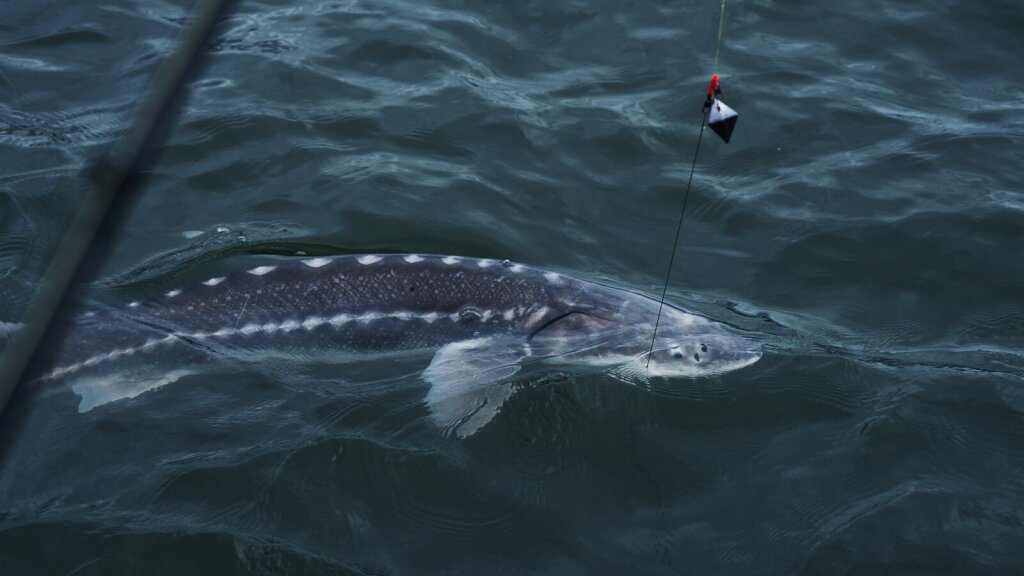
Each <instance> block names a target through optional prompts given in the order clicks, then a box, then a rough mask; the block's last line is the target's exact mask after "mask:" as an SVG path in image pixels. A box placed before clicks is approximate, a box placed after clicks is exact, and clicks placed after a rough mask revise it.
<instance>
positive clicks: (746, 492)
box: [0, 0, 1024, 575]
mask: <svg viewBox="0 0 1024 576" xmlns="http://www.w3.org/2000/svg"><path fill="white" fill-rule="evenodd" d="M179 4H181V5H179ZM461 4H462V3H460V2H451V3H446V2H426V1H422V2H421V1H409V2H401V1H376V2H368V1H367V2H364V1H360V0H355V1H349V2H295V3H283V2H282V3H272V2H251V1H247V2H241V3H240V4H239V6H238V7H237V9H236V10H235V11H234V13H233V15H232V16H231V18H230V20H229V22H228V23H227V26H226V31H225V32H224V34H223V36H222V37H221V38H220V39H219V40H217V41H216V42H215V43H214V44H212V45H211V46H210V47H209V54H208V56H209V58H208V65H207V66H206V67H205V68H204V69H203V70H202V72H201V73H200V74H199V75H198V79H197V80H196V81H195V84H194V85H193V88H192V90H191V94H190V97H189V99H188V101H187V103H186V105H185V108H184V109H183V110H182V111H181V113H180V115H179V117H178V119H177V123H176V125H175V126H174V127H173V129H172V130H171V131H170V133H169V134H168V135H167V137H166V140H165V141H164V143H163V144H162V145H160V146H159V148H158V149H157V151H156V154H155V155H154V156H153V157H151V158H150V160H149V161H148V162H147V163H146V165H145V166H144V175H143V176H142V177H141V178H140V181H139V182H138V185H137V187H136V188H135V189H134V192H133V194H135V195H136V198H135V202H134V203H133V204H132V206H131V209H130V210H129V211H128V213H127V214H126V216H125V218H123V220H122V221H121V228H120V230H119V232H118V234H117V235H116V238H115V241H114V243H113V247H112V250H111V252H110V254H109V258H108V259H107V261H106V263H105V264H104V266H103V267H102V270H101V271H100V272H99V274H98V275H97V277H96V278H95V279H94V281H93V282H92V283H91V284H90V285H89V286H87V287H85V290H84V291H83V299H84V301H85V302H86V303H87V305H97V304H101V303H102V304H115V305H116V304H124V303H125V302H127V301H129V300H131V299H133V298H137V297H141V296H145V295H149V294H155V293H157V292H159V291H160V290H164V289H167V288H168V287H173V286H177V285H181V284H182V283H187V282H189V281H196V280H202V279H204V278H206V277H208V275H210V274H214V273H218V272H226V271H230V270H237V269H241V268H243V267H245V266H249V265H251V264H252V263H253V262H263V261H271V260H274V259H282V258H288V257H294V256H295V255H299V254H307V255H308V254H315V255H320V254H343V253H354V252H374V251H395V252H422V253H451V254H465V255H473V256H486V257H496V258H509V259H513V260H517V261H521V262H525V263H529V264H532V265H536V266H540V267H545V268H550V269H554V270H558V271H562V272H565V273H569V274H572V275H576V276H581V277H587V278H595V279H607V280H613V281H615V282H619V283H624V284H627V285H630V286H633V287H635V288H637V289H639V290H644V291H647V292H649V293H652V294H656V293H658V292H659V291H660V288H661V281H662V278H663V275H664V273H665V270H666V267H667V263H668V262H667V261H668V255H669V252H670V250H671V246H670V244H671V240H672V236H673V234H674V231H675V225H676V217H677V214H678V209H679V205H680V202H681V192H682V188H683V186H684V185H685V180H686V177H687V175H688V174H689V169H690V160H691V159H692V157H693V150H694V146H695V143H696V138H697V128H698V126H699V123H700V119H701V116H700V104H701V102H702V100H703V91H704V89H705V87H706V83H707V79H708V76H709V74H710V71H711V67H712V60H713V54H714V34H715V32H716V25H717V17H718V5H717V3H715V2H693V1H690V0H686V1H670V2H658V3H654V2H649V3H635V4H623V3H615V2H592V3H582V2H560V3H555V2H530V3H519V2H515V3H501V2H488V3H482V2H481V3H466V5H461ZM187 9H188V6H187V5H184V4H182V3H180V2H178V3H175V2H141V1H140V2H119V3H106V4H104V3H100V4H96V3H91V2H79V3H70V4H69V3H63V2H7V3H5V4H4V5H3V6H2V7H0V168H2V173H0V297H2V308H0V320H8V321H9V320H14V319H16V318H17V317H18V315H19V314H20V311H21V310H22V309H23V307H24V306H25V304H26V302H27V301H28V298H29V296H30V295H31V294H32V293H33V291H34V290H35V288H36V284H37V282H38V278H39V275H40V274H41V272H42V270H43V268H44V266H45V264H46V262H47V259H48V257H49V254H50V250H51V249H52V247H53V245H54V244H55V242H56V239H57V238H58V237H59V234H60V232H61V230H62V227H63V226H64V222H66V220H67V218H69V217H70V214H71V213H72V211H73V209H74V207H75V205H76V202H77V199H78V197H79V196H78V195H79V193H80V192H79V191H80V182H79V180H78V172H79V170H80V169H81V168H82V167H83V166H84V165H85V163H86V162H87V161H88V159H89V158H91V157H93V156H94V155H95V154H96V153H98V152H99V151H100V150H101V149H102V147H103V146H104V145H105V144H107V143H109V142H110V141H111V140H112V139H113V138H114V137H115V136H116V135H117V134H118V133H119V131H120V130H121V129H122V128H123V126H124V123H125V121H126V119H127V117H128V114H129V112H130V111H131V109H132V107H133V106H134V105H135V104H136V103H137V101H138V99H139V97H140V95H141V93H142V91H143V89H144V87H145V86H146V83H147V81H148V80H149V79H150V77H151V75H152V73H153V72H154V70H155V67H156V65H157V63H158V62H159V61H160V59H161V58H162V57H163V56H164V55H165V53H166V52H167V50H168V49H169V48H170V47H171V45H172V40H173V37H174V34H175V33H176V31H177V30H178V28H179V26H180V24H181V22H182V19H183V17H184V16H185V14H186V13H187ZM1022 30H1024V10H1022V9H1021V7H1020V5H1019V4H1018V3H1015V2H1010V1H996V0H989V1H983V2H955V1H933V2H920V3H916V4H914V5H912V6H908V5H906V3H900V2H894V1H886V2H875V3H869V2H844V3H836V2H832V3H820V2H800V1H793V2H773V1H770V0H757V1H753V0H752V1H730V2H729V4H728V6H727V9H726V26H725V40H724V44H723V48H722V53H721V66H720V72H721V74H722V76H723V89H724V92H725V101H726V102H728V103H729V104H730V105H731V106H733V107H734V108H736V109H737V110H738V111H739V112H740V115H741V117H740V121H739V125H738V127H737V131H736V134H735V135H734V138H733V142H732V144H730V145H724V144H723V143H721V142H720V141H718V140H717V139H715V138H714V137H713V136H711V137H708V138H706V139H705V141H704V146H703V147H702V149H701V152H700V157H699V162H698V164H697V169H696V175H695V179H694V187H693V190H692V192H691V196H690V199H689V207H688V209H687V214H686V226H685V229H684V232H683V237H682V240H681V246H680V251H679V256H678V259H677V266H676V269H675V273H674V275H673V278H672V282H671V285H670V288H669V296H670V298H671V299H672V300H674V301H675V302H678V303H680V304H681V305H683V306H685V307H688V308H690V309H693V310H696V311H699V312H702V313H704V314H707V315H709V316H711V317H713V318H716V319H718V320H720V321H723V322H728V323H730V324H733V325H735V326H738V327H740V328H742V329H743V330H745V331H747V332H748V334H749V335H750V336H751V337H752V338H755V339H757V340H758V341H760V342H761V343H762V345H763V346H764V348H765V356H764V358H763V359H762V360H761V361H760V362H759V363H757V364H755V365H754V366H752V367H750V368H747V369H744V370H741V371H738V372H734V373H731V374H728V375H725V376H723V377H719V378H712V379H703V380H682V381H680V382H679V389H678V392H677V393H675V394H669V395H653V394H650V393H647V392H644V391H643V390H640V389H637V388H633V387H628V386H625V385H623V384H621V383H619V382H617V381H615V380H613V379H611V378H608V377H604V376H600V375H597V376H586V377H579V378H575V379H571V380H570V381H568V382H564V383H560V384H550V385H545V386H539V387H535V388H530V389H527V390H524V391H523V392H521V393H520V394H518V395H517V396H515V397H514V398H513V399H512V400H510V401H509V403H508V404H506V406H505V407H504V409H503V410H502V412H501V413H500V414H499V416H498V417H497V418H496V419H495V421H494V422H492V423H491V424H490V425H488V426H487V427H486V428H485V429H483V430H482V431H481V432H480V433H479V434H478V435H476V436H474V437H472V438H470V439H468V440H465V441H457V440H452V439H446V438H442V437H439V436H438V434H437V433H436V431H435V430H433V429H431V428H430V426H429V425H427V424H426V423H425V422H424V420H423V416H424V413H425V409H424V408H423V406H422V398H423V395H424V393H425V390H426V385H425V384H424V383H423V382H422V380H420V379H419V377H418V371H419V370H420V369H422V367H423V365H424V360H423V359H422V358H409V359H407V360H399V361H396V362H394V363H388V364H385V365H362V366H347V367H343V368H338V369H337V370H336V371H328V372H329V373H327V374H323V373H318V374H317V375H310V374H297V373H292V372H288V371H282V370H278V369H277V367H275V366H274V365H272V363H267V365H264V366H256V367H254V368H253V369H252V370H251V371H250V372H248V373H246V374H240V375H236V376H232V377H230V378H224V377H221V376H217V377H203V376H202V375H200V376H192V377H189V378H187V379H185V380H182V381H180V382H178V383H176V384H174V385H171V386H167V387H164V388H162V389H160V390H158V391H155V392H153V393H150V394H146V395H144V396H140V397H138V398H136V399H134V400H131V401H127V402H122V403H118V404H112V405H108V406H106V407H103V408H101V409H97V410H94V411H92V412H88V413H85V414H79V413H78V412H77V411H76V410H75V406H76V402H77V399H76V398H75V397H74V396H73V395H71V394H70V393H64V394H61V393H55V394H51V395H45V394H42V395H36V394H24V395H23V397H22V398H20V399H19V401H18V402H17V403H16V404H15V405H14V406H13V407H12V409H11V410H10V411H9V412H8V413H7V415H6V422H5V424H6V426H5V427H4V434H5V436H4V438H3V446H4V453H3V461H2V464H0V574H4V575H7V574H70V573H74V574H117V573H125V574H136V573H139V574H159V573H167V574H199V573H209V574H224V573H255V574H271V573H283V572H288V573H317V574H328V573H330V574H492V573H501V574H506V573H508V574H512V573H538V574H540V573H544V574H595V573H599V574H627V573H628V574H1014V573H1020V571H1021V567H1022V566H1024V562H1022V560H1021V549H1022V547H1024V459H1022V452H1021V446H1024V298H1022V294H1024V292H1022V290H1021V286H1022V285H1024V259H1022V257H1021V254H1022V250H1024V184H1022V178H1021V173H1022V161H1021V154H1022V147H1021V144H1022V142H1024V76H1022V75H1021V55H1022V54H1024V40H1022V38H1024V37H1022V36H1021V31H1022Z"/></svg>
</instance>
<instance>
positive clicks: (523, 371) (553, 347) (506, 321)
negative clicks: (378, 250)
mask: <svg viewBox="0 0 1024 576" xmlns="http://www.w3.org/2000/svg"><path fill="white" fill-rule="evenodd" d="M658 306H659V303H658V301H657V300H653V299H651V298H648V297H647V296H644V295H641V294H636V293H633V292H630V291H628V290H623V289H619V288H613V287H610V286H605V285H601V284H597V283H593V282H587V281H584V280H579V279H576V278H572V277H569V276H565V275H562V274H557V273H554V272H548V271H544V270H539V269H536V268H532V267H528V266H524V265H521V264H514V263H511V262H509V261H507V260H506V261H498V260H490V259H478V258H464V257H456V256H433V255H419V254H405V255H362V256H340V257H334V258H312V259H306V260H300V261H287V262H283V263H280V264H277V265H265V266H258V267H256V268H252V269H250V270H247V271H243V272H239V273H236V274H232V275H229V276H225V277H215V278H210V279H208V280H206V281H204V282H201V283H199V284H197V285H195V286H193V287H190V288H183V289H174V290H171V291H169V292H167V293H165V294H163V295H161V296H158V297H155V298H151V299H149V300H145V301H141V302H132V303H130V304H129V305H128V306H126V307H124V308H119V309H110V310H101V311H97V312H91V313H89V314H86V315H84V316H81V317H78V318H76V319H74V320H72V321H70V322H69V323H68V324H67V326H65V327H63V329H62V334H63V338H62V339H61V340H60V342H59V343H57V344H56V345H55V346H54V347H53V348H52V349H51V350H48V351H47V354H46V355H45V361H44V362H43V363H41V364H40V365H42V366H45V368H41V369H40V370H39V371H38V372H37V373H36V374H34V375H32V376H30V378H29V381H30V383H29V385H30V386H34V387H66V388H70V390H71V391H73V392H74V393H75V394H77V395H78V396H79V397H80V399H81V400H80V402H79V407H78V409H79V411H82V412H84V411H88V410H91V409H93V408H95V407H97V406H101V405H104V404H107V403H110V402H114V401H119V400H124V399H129V398H133V397H135V396H138V395H139V394H142V393H144V392H146V391H149V390H154V389H157V388H160V387H163V386H166V385H168V384H171V383H173V382H175V381H176V380H179V379H181V378H183V377H185V376H188V375H191V374H199V373H207V372H210V371H215V370H218V369H223V368H224V367H225V366H232V365H234V366H238V365H239V364H241V365H245V364H251V363H266V362H274V361H275V359H280V360H282V361H283V360H285V359H287V360H293V361H294V360H295V359H300V360H301V359H302V358H308V359H310V360H315V361H316V362H327V363H337V364H342V363H346V362H353V361H361V360H367V359H372V358H376V357H381V356H386V355H393V354H403V355H408V354H409V353H410V352H412V351H416V350H433V351H435V352H434V355H433V359H432V360H431V362H430V364H429V366H427V368H426V369H425V370H424V371H423V378H424V379H425V380H426V381H427V382H428V383H429V384H430V390H429V391H428V393H427V395H426V403H427V406H428V408H429V411H430V419H431V421H432V422H433V423H434V424H435V425H437V426H438V427H440V428H441V429H443V430H445V431H447V432H452V433H454V434H456V435H458V436H460V437H466V436H469V435H471V434H473V433H474V432H476V431H477V430H479V429H480V428H481V427H482V426H484V425H485V424H487V422H489V421H490V420H491V419H492V418H493V417H494V415H495V414H496V413H497V411H498V410H499V408H500V407H501V405H502V403H503V402H504V401H505V400H506V399H508V397H509V396H511V395H512V394H513V393H514V391H515V383H516V382H518V381H521V380H522V379H523V378H524V377H525V376H526V375H528V374H529V375H531V376H533V375H536V374H539V373H543V372H545V371H546V372H549V373H550V372H554V371H556V370H563V371H565V370H567V371H580V370H586V369H588V368H591V369H601V370H606V369H611V371H612V373H613V374H614V375H615V376H616V377H618V378H619V379H622V380H624V381H627V382H631V383H649V382H650V379H651V378H652V377H654V378H659V379H664V378H674V377H689V378H693V377H700V376H708V375H714V374H721V373H724V372H728V371H731V370H736V369H739V368H742V367H744V366H748V365H750V364H753V363H754V362H756V361H757V360H758V359H759V358H760V357H761V351H760V346H758V345H757V344H756V343H755V342H753V341H751V340H749V339H747V338H744V337H742V336H739V335H736V334H733V333H732V332H730V331H729V330H728V329H727V328H726V327H725V326H724V325H722V324H720V323H717V322H714V321H712V320H710V319H708V318H705V317H703V316H699V315H696V314H691V313H688V312H685V311H683V310H680V309H678V308H675V307H673V306H670V305H666V306H665V308H664V311H663V312H662V317H661V323H660V325H659V328H658V334H657V338H656V339H655V342H654V347H653V351H651V352H649V351H650V350H651V341H652V330H653V329H654V324H655V319H656V317H657V314H658ZM3 327H4V331H3V332H4V334H5V336H4V338H7V337H8V336H7V335H8V334H10V333H11V332H12V331H13V330H12V328H13V327H12V325H10V324H4V325H3ZM2 340H3V339H0V341H2ZM225 359H226V360H229V362H222V361H218V360H225Z"/></svg>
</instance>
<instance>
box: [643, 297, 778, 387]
mask: <svg viewBox="0 0 1024 576" xmlns="http://www.w3.org/2000/svg"><path fill="white" fill-rule="evenodd" d="M648 343H650V340H649V339H648ZM760 359H761V347H760V345H759V344H758V343H757V342H755V341H753V340H750V339H749V338H745V337H743V336H739V335H736V334H733V333H731V332H729V331H728V330H726V328H725V327H724V326H723V325H722V324H719V323H717V322H714V321H713V320H709V319H708V318H704V317H703V316H697V315H695V314H689V313H687V312H684V311H682V310H678V309H675V308H669V307H667V306H666V308H665V310H664V312H663V314H662V318H661V322H660V323H659V325H658V335H657V337H656V338H655V339H654V347H653V349H652V350H651V351H650V354H649V356H648V354H647V351H646V350H645V351H644V352H643V354H642V355H641V356H638V357H637V360H638V361H642V362H643V363H644V364H645V371H646V373H647V374H648V375H649V376H658V377H667V378H671V377H690V378H694V377H699V376H712V375H715V374H723V373H725V372H731V371H733V370H738V369H740V368H743V367H745V366H750V365H751V364H753V363H754V362H757V361H758V360H760Z"/></svg>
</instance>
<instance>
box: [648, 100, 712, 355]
mask: <svg viewBox="0 0 1024 576" xmlns="http://www.w3.org/2000/svg"><path fill="white" fill-rule="evenodd" d="M707 119H708V114H707V112H704V113H703V114H702V115H701V118H700V134H698V135H697V149H696V150H695V151H694V152H693V164H691V165H690V178H689V180H687V182H686V192H684V193H683V208H682V210H680V211H679V223H678V224H677V225H676V238H675V240H673V241H672V256H670V257H669V260H668V272H666V273H665V285H664V287H663V288H662V290H661V303H660V304H659V305H658V319H657V320H656V321H655V322H654V334H652V335H651V349H650V351H648V352H647V368H650V367H651V356H652V355H653V354H654V341H655V339H656V338H657V336H658V326H659V325H660V324H661V312H662V310H664V309H665V295H666V294H668V282H669V280H670V279H671V278H672V265H673V264H674V263H675V261H676V251H677V250H678V249H679V236H680V235H681V234H682V232H683V220H684V216H685V215H686V202H687V201H688V200H689V199H690V187H691V185H692V184H693V173H694V171H695V170H696V169H697V155H698V154H700V143H701V141H702V140H704V124H705V120H707Z"/></svg>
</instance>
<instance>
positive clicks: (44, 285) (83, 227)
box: [0, 0, 228, 418]
mask: <svg viewBox="0 0 1024 576" xmlns="http://www.w3.org/2000/svg"><path fill="white" fill-rule="evenodd" d="M227 4H228V0H196V3H195V4H194V5H193V7H192V12H191V13H190V14H189V16H188V18H187V20H186V21H185V25H184V27H183V28H182V29H181V32H180V33H179V34H178V39H177V42H176V43H175V48H174V50H173V51H172V52H171V53H170V54H169V55H168V56H167V58H166V59H164V61H163V62H162V63H161V65H160V67H159V68H158V69H157V71H156V75H155V76H154V78H153V81H152V82H151V83H150V85H149V88H148V89H147V91H146V94H145V95H144V96H143V98H142V99H141V101H140V102H139V106H138V107H137V108H136V109H135V114H134V117H133V118H132V121H131V123H130V124H129V125H128V127H127V130H125V132H124V133H123V134H122V135H121V137H120V138H118V139H117V140H116V141H114V143H113V145H112V146H111V147H110V149H109V150H108V151H107V153H106V154H104V155H103V156H101V157H100V158H99V159H98V160H97V161H96V163H95V164H94V165H93V166H92V167H91V170H90V171H88V172H86V177H87V181H86V182H85V185H84V186H83V189H84V190H85V193H84V195H83V198H82V205H81V208H79V210H78V212H77V213H76V214H75V216H74V218H73V219H72V220H71V223H70V225H69V226H68V227H67V230H66V231H65V233H64V236H63V237H62V238H61V241H60V243H59V244H58V245H57V248H56V250H54V253H53V255H52V257H51V259H50V265H49V267H48V268H47V270H46V272H45V274H44V275H43V277H42V278H41V279H40V282H39V289H38V290H37V292H36V296H35V298H33V299H32V301H31V302H30V303H29V305H28V307H27V308H26V310H25V313H24V315H23V316H22V321H23V324H24V325H23V326H22V327H21V328H20V329H19V330H18V333H17V335H16V337H14V338H12V340H11V342H10V344H9V346H8V347H7V348H6V350H4V353H3V354H2V355H0V418H3V413H4V410H5V409H6V408H7V403H8V401H9V400H10V398H11V395H12V394H13V393H14V389H15V387H16V386H17V385H18V382H19V381H20V380H21V377H22V375H23V373H24V371H25V369H26V367H27V366H28V365H29V363H30V361H31V360H32V356H33V354H34V353H35V350H36V347H37V346H38V345H39V343H40V341H41V340H42V338H43V336H44V335H45V334H46V331H47V328H48V326H49V324H50V322H51V321H52V319H53V316H54V314H55V312H56V311H57V310H58V309H59V308H60V306H61V304H62V302H63V301H64V299H65V296H66V294H67V293H68V291H69V289H70V288H71V285H72V283H73V281H74V279H75V275H76V274H77V273H78V272H79V269H80V268H81V266H82V263H83V262H84V261H85V260H86V256H87V255H88V254H89V252H90V246H92V244H93V241H94V239H95V238H96V233H97V231H98V230H100V228H101V226H102V225H103V224H104V222H105V221H106V220H107V219H108V217H109V214H110V212H111V209H112V208H113V207H114V206H115V205H116V203H117V199H118V196H119V195H122V194H123V193H124V192H125V188H127V186H126V185H125V184H126V181H127V179H128V176H129V175H130V174H131V173H132V171H133V170H134V169H135V168H136V166H137V165H138V162H139V159H140V157H141V155H142V152H143V151H144V150H145V148H146V146H147V145H149V144H152V140H153V138H154V134H155V133H156V131H157V129H158V128H159V127H160V125H161V123H162V122H163V121H164V120H165V119H166V117H167V116H168V112H169V111H170V109H171V107H172V106H171V105H172V103H173V102H174V101H175V99H176V98H177V97H178V96H179V94H180V93H181V92H182V87H183V86H184V84H185V81H186V79H187V77H188V75H189V72H190V70H192V69H194V67H195V65H196V63H197V56H198V54H199V51H200V50H201V49H202V47H203V45H205V44H206V43H207V40H208V39H209V38H210V36H211V34H212V33H213V29H214V24H215V23H216V21H217V19H218V17H219V16H220V15H221V14H222V13H223V12H224V8H225V6H226V5H227Z"/></svg>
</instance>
